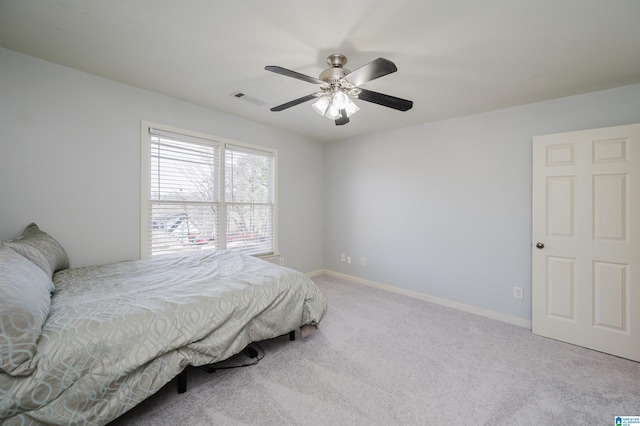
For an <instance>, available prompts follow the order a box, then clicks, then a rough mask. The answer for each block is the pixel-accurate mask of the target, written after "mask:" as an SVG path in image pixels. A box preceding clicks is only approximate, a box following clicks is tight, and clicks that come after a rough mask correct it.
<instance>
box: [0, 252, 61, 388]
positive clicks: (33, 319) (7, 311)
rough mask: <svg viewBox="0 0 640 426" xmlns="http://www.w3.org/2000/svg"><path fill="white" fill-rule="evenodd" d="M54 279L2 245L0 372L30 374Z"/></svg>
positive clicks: (47, 313) (0, 259) (33, 365)
mask: <svg viewBox="0 0 640 426" xmlns="http://www.w3.org/2000/svg"><path fill="white" fill-rule="evenodd" d="M52 291H53V282H52V281H51V278H50V277H49V276H47V275H46V274H45V273H44V272H43V271H42V270H41V269H40V268H38V267H37V266H36V265H34V264H33V263H31V262H30V261H29V260H27V259H25V257H24V256H22V255H20V254H18V253H16V252H15V251H13V250H12V249H10V248H8V247H0V372H4V373H7V374H10V375H12V376H27V375H29V374H31V373H33V371H34V370H35V368H36V365H37V361H35V360H34V356H35V354H36V343H37V342H38V338H39V337H40V333H41V332H42V326H43V325H44V322H45V321H46V319H47V316H48V315H49V309H50V307H51V292H52Z"/></svg>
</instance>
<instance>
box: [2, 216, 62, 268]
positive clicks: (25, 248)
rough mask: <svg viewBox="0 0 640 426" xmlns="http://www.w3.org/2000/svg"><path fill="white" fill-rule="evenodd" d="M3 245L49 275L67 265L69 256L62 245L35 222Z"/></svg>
mask: <svg viewBox="0 0 640 426" xmlns="http://www.w3.org/2000/svg"><path fill="white" fill-rule="evenodd" d="M4 245H5V246H6V247H10V248H12V249H13V250H15V251H17V252H18V253H20V254H21V255H23V256H24V257H26V258H27V259H29V260H30V261H32V262H33V263H35V264H36V265H38V266H39V267H40V269H42V270H43V271H44V272H45V274H47V275H48V276H49V277H53V273H54V272H56V271H59V270H60V269H67V268H68V267H69V258H68V257H67V253H66V252H65V251H64V249H63V248H62V246H61V245H60V244H59V243H58V242H57V241H56V240H54V239H53V238H52V237H51V236H50V235H49V234H47V233H46V232H44V231H41V230H40V228H38V225H36V224H35V223H32V224H30V225H29V226H27V227H26V228H25V230H24V232H23V233H22V235H21V236H19V237H18V238H16V239H15V240H12V241H7V242H6V243H4Z"/></svg>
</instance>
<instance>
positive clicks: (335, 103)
mask: <svg viewBox="0 0 640 426" xmlns="http://www.w3.org/2000/svg"><path fill="white" fill-rule="evenodd" d="M312 106H313V109H315V110H316V112H317V113H318V114H320V115H322V116H325V117H327V118H328V119H330V120H337V119H338V118H340V110H341V109H344V110H345V112H346V114H347V117H350V116H351V115H352V114H355V113H356V112H358V111H359V110H360V108H358V106H357V105H356V104H355V103H354V102H353V101H352V100H351V98H350V97H349V95H347V94H346V93H345V92H344V91H342V90H338V91H336V92H334V93H333V94H332V95H324V96H320V98H318V100H317V101H316V102H314V103H313V105H312Z"/></svg>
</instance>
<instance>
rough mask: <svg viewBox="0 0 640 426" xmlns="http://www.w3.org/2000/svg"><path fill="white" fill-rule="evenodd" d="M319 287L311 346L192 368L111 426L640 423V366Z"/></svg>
mask: <svg viewBox="0 0 640 426" xmlns="http://www.w3.org/2000/svg"><path fill="white" fill-rule="evenodd" d="M314 281H315V282H316V283H317V284H318V285H319V286H320V287H321V288H323V289H324V290H325V292H326V293H327V296H328V299H329V310H328V312H327V316H326V317H325V320H324V321H323V322H322V324H321V326H320V329H319V330H318V331H317V332H315V333H314V334H313V335H311V336H310V337H309V338H307V339H305V340H303V339H301V338H300V337H299V334H298V338H297V340H296V341H295V342H289V340H288V339H287V338H286V337H282V338H278V339H273V340H270V341H267V342H263V343H262V347H263V348H264V349H265V352H266V355H265V358H264V359H263V360H262V361H260V363H259V364H258V365H256V366H252V367H247V368H241V369H234V370H218V371H216V372H215V373H213V374H207V373H205V372H203V371H201V370H198V369H191V368H190V369H189V378H188V380H189V383H188V390H187V392H186V393H184V394H177V393H176V385H175V383H174V382H172V383H170V384H168V385H167V386H165V387H164V388H163V389H162V390H160V392H158V393H157V394H156V395H154V396H153V397H151V398H149V399H148V400H147V401H145V402H143V403H142V404H141V405H139V406H138V407H136V408H134V409H133V410H131V411H130V412H128V413H126V414H125V415H124V416H123V417H121V418H120V419H118V420H116V421H114V422H112V425H113V426H116V425H153V426H158V425H391V424H394V425H441V424H447V425H454V424H455V425H458V424H469V425H536V426H537V425H560V424H562V425H614V424H615V423H614V417H615V416H619V415H627V416H631V415H640V363H635V362H632V361H628V360H625V359H621V358H616V357H613V356H609V355H605V354H602V353H599V352H595V351H591V350H587V349H584V348H580V347H576V346H572V345H568V344H564V343H561V342H557V341H554V340H550V339H546V338H542V337H539V336H534V335H533V334H531V332H530V330H527V329H524V328H521V327H517V326H513V325H510V324H505V323H502V322H499V321H495V320H490V319H486V318H483V317H479V316H475V315H472V314H467V313H463V312H460V311H456V310H454V309H450V308H445V307H442V306H439V305H433V304H430V303H427V302H424V301H421V300H416V299H412V298H409V297H406V296H402V295H398V294H394V293H388V292H385V291H383V290H378V289H373V288H370V287H367V286H363V285H360V284H355V283H350V282H346V281H343V280H339V279H335V278H331V277H326V276H321V277H318V278H315V279H314ZM247 361H249V359H248V358H247V357H245V356H244V355H238V356H236V357H235V358H234V359H232V360H229V363H234V362H235V363H244V362H247ZM227 365H228V364H227Z"/></svg>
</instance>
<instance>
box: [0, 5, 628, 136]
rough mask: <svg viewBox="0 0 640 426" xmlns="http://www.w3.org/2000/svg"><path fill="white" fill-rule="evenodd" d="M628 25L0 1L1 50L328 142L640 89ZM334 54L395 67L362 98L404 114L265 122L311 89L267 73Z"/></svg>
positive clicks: (605, 12)
mask: <svg viewBox="0 0 640 426" xmlns="http://www.w3.org/2000/svg"><path fill="white" fill-rule="evenodd" d="M639 22H640V1H638V0H615V1H613V0H482V1H480V0H421V1H417V0H416V1H409V0H393V1H391V0H386V1H374V0H362V1H358V0H351V1H350V0H342V1H332V0H314V1H309V0H234V1H220V0H217V1H216V0H183V1H177V0H91V1H89V0H56V1H52V0H0V46H2V47H5V48H7V49H11V50H15V51H18V52H22V53H25V54H28V55H32V56H35V57H38V58H42V59H46V60H48V61H51V62H55V63H58V64H62V65H65V66H68V67H71V68H75V69H78V70H82V71H86V72H88V73H91V74H95V75H99V76H103V77H106V78H109V79H112V80H116V81H120V82H123V83H127V84H130V85H133V86H137V87H141V88H144V89H148V90H152V91H155V92H158V93H163V94H166V95H169V96H172V97H175V98H178V99H183V100H185V101H189V102H192V103H195V104H199V105H203V106H206V107H210V108H213V109H216V110H219V111H223V112H227V113H230V114H234V115H237V116H240V117H244V118H247V119H249V120H253V121H257V122H260V123H265V124H268V125H271V126H274V127H278V128H282V129H286V130H290V131H292V132H296V133H299V134H302V135H306V136H309V137H311V138H315V139H318V140H333V139H340V138H344V137H351V136H355V135H361V134H366V133H370V132H380V131H384V130H386V129H392V128H397V127H404V126H409V125H414V124H419V123H425V122H430V121H436V120H442V119H447V118H451V117H456V116H462V115H467V114H473V113H477V112H483V111H490V110H495V109H499V108H505V107H510V106H515V105H521V104H526V103H531V102H536V101H541V100H546V99H553V98H559V97H564V96H569V95H574V94H579V93H586V92H591V91H595V90H601V89H608V88H613V87H619V86H624V85H629V84H635V83H640V24H639ZM332 53H342V54H345V55H346V56H347V57H348V59H349V62H348V64H347V66H346V67H347V68H349V69H351V70H354V69H356V68H358V67H360V66H361V65H364V64H365V63H368V62H370V61H372V60H373V59H375V58H378V57H384V58H387V59H389V60H391V61H393V62H394V63H395V64H396V66H397V67H398V72H396V73H394V74H390V75H387V76H385V77H382V78H380V79H377V80H374V81H371V82H369V83H366V84H365V85H363V87H364V88H366V89H369V90H374V91H378V92H382V93H385V94H389V95H393V96H397V97H400V98H405V99H410V100H413V102H414V107H413V109H411V110H410V111H407V112H399V111H395V110H392V109H388V108H385V107H382V106H379V105H375V104H371V103H367V102H363V101H356V102H357V103H358V105H359V106H360V107H361V110H360V111H359V112H358V113H357V114H355V115H354V116H352V117H351V122H350V123H349V124H347V125H345V126H335V124H334V123H333V121H330V120H328V119H326V118H322V117H320V116H319V115H317V114H316V113H315V112H314V111H313V109H312V108H311V104H312V102H307V103H304V104H300V105H297V106H295V107H293V108H290V109H288V110H285V111H282V112H271V111H269V108H271V107H273V106H276V105H279V104H281V103H284V102H287V101H289V100H292V99H295V98H298V97H301V96H304V95H307V94H310V93H313V92H315V91H316V88H317V86H315V85H313V84H310V83H306V82H303V81H300V80H296V79H292V78H288V77H284V76H281V75H277V74H274V73H270V72H267V71H265V70H264V66H265V65H279V66H282V67H284V68H288V69H291V70H294V71H298V72H300V73H303V74H307V75H311V76H313V77H317V76H318V75H319V73H320V72H321V71H322V70H323V69H324V68H326V67H327V66H326V64H325V58H326V57H327V56H328V55H329V54H332ZM237 91H240V92H243V93H245V94H246V95H247V96H250V97H252V98H255V99H257V100H260V101H263V102H264V105H256V104H254V103H251V102H247V101H246V100H241V99H238V98H236V97H234V96H232V94H233V93H235V92H237ZM168 124H170V123H168Z"/></svg>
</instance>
